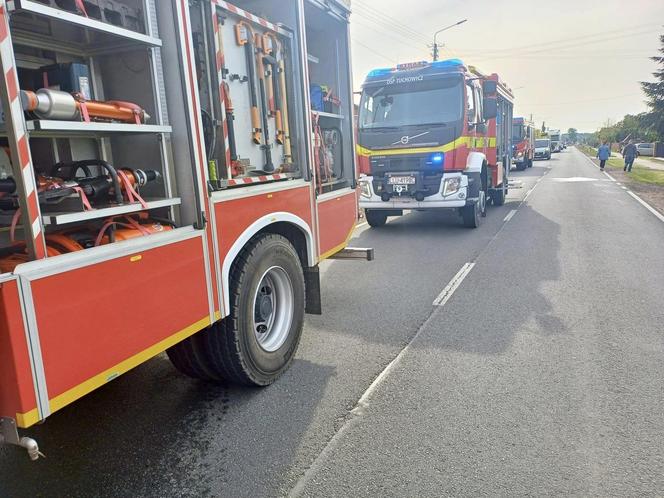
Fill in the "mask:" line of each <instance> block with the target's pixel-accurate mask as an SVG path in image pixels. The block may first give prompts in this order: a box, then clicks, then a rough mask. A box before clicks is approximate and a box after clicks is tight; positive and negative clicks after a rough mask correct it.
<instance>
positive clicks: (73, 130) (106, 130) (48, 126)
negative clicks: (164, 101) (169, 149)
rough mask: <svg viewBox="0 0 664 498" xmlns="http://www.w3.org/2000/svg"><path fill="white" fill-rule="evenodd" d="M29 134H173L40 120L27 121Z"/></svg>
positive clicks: (134, 126) (1, 131) (144, 128)
mask: <svg viewBox="0 0 664 498" xmlns="http://www.w3.org/2000/svg"><path fill="white" fill-rule="evenodd" d="M26 123H27V127H28V133H30V136H34V137H56V138H57V137H59V136H66V137H76V136H78V137H91V136H109V135H121V134H130V133H171V131H172V128H171V127H170V126H163V125H143V124H141V125H138V124H125V123H98V122H91V123H85V122H83V121H54V120H47V119H38V120H33V121H27V122H26ZM4 134H5V129H4V126H2V127H0V135H4Z"/></svg>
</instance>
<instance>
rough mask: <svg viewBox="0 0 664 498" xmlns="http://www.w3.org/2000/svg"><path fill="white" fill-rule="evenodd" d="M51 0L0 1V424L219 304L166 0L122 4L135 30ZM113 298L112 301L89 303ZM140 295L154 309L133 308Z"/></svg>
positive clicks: (122, 364) (156, 347) (56, 398)
mask: <svg viewBox="0 0 664 498" xmlns="http://www.w3.org/2000/svg"><path fill="white" fill-rule="evenodd" d="M47 3H49V2H46V1H45V2H44V3H40V2H16V3H15V8H16V10H13V11H9V12H8V11H7V10H4V9H0V44H3V47H2V48H3V51H2V54H1V57H0V61H1V62H2V66H3V72H4V74H5V79H4V81H3V80H0V87H1V89H0V96H1V97H2V106H3V109H4V111H5V112H4V116H5V122H4V123H2V134H1V135H0V140H1V141H2V145H3V146H4V147H3V148H2V149H0V150H2V151H3V153H4V156H1V155H0V157H1V158H2V160H0V170H2V171H3V172H4V177H0V185H2V186H3V187H4V188H6V189H7V190H5V194H4V196H2V197H0V205H2V206H3V207H10V208H12V209H5V210H4V211H2V213H0V221H2V222H3V223H4V227H3V228H2V229H0V230H1V231H0V298H1V299H0V346H3V347H0V363H2V364H3V368H0V372H2V373H3V374H7V375H8V377H4V378H3V379H2V381H0V384H1V385H0V390H3V391H5V394H4V395H3V396H0V429H3V425H4V424H5V423H6V421H7V420H9V419H11V420H12V423H14V422H13V421H15V424H16V425H17V426H18V427H23V428H25V427H29V426H31V425H33V424H35V423H37V422H38V421H40V420H43V419H45V418H46V417H48V416H49V415H50V414H51V413H53V412H55V411H57V410H59V409H61V408H62V407H64V406H66V405H67V404H69V403H71V402H73V401H74V400H76V399H78V398H79V397H81V396H83V395H85V394H87V393H88V392H90V391H92V390H94V389H95V388H97V387H99V386H101V385H104V384H105V383H107V382H108V381H110V380H112V379H113V378H115V377H117V376H118V375H121V374H123V373H125V372H126V371H128V370H129V369H131V368H133V367H134V366H136V365H137V364H139V363H141V362H143V361H145V360H146V359H148V358H150V357H152V356H155V355H156V354H159V353H161V352H163V351H164V350H166V349H167V348H169V347H171V346H173V345H174V344H176V343H177V342H179V341H182V340H183V339H185V338H186V337H188V336H190V335H192V334H194V333H196V332H198V331H200V330H201V329H204V328H205V327H207V326H209V325H210V324H211V323H213V322H214V321H216V320H217V319H218V317H219V313H218V308H216V307H215V304H214V300H215V297H214V294H213V291H212V290H211V289H212V284H211V281H212V278H213V276H212V274H211V268H210V263H209V259H208V258H209V253H208V252H207V251H208V247H207V245H206V243H205V236H206V231H205V230H204V229H203V228H204V223H202V220H204V215H203V213H204V208H203V203H202V201H201V197H202V194H201V192H205V190H204V183H201V178H202V177H201V175H200V172H199V171H198V170H197V167H198V165H197V163H196V160H195V151H194V149H195V143H196V140H195V137H194V136H192V133H193V132H192V130H193V129H194V127H193V126H192V125H191V122H190V121H189V116H191V115H192V114H193V112H192V111H191V109H192V105H191V103H190V102H189V100H188V92H187V90H186V85H185V83H184V82H185V78H184V75H185V74H186V70H187V68H188V67H189V63H188V60H189V59H188V58H187V57H186V55H183V54H182V53H181V46H182V43H184V42H183V40H186V37H187V36H188V32H186V30H184V28H183V27H182V25H181V24H180V22H181V21H182V19H183V17H182V16H181V15H180V13H179V11H178V9H177V3H176V1H175V0H174V1H172V2H167V1H163V2H162V1H160V2H159V3H158V9H157V3H156V2H155V0H141V1H140V2H139V1H138V0H137V1H135V2H127V3H128V4H131V5H135V6H137V7H140V12H141V16H142V18H144V20H145V25H144V27H142V28H140V30H139V31H144V34H141V33H140V32H138V31H130V30H125V29H120V28H117V27H115V26H113V29H111V30H108V29H107V26H106V24H107V23H105V22H103V21H98V20H94V19H90V18H86V17H84V16H82V15H80V14H76V13H70V12H68V11H66V10H64V11H63V9H60V8H54V7H51V5H46V4H47ZM117 3H118V2H116V4H117ZM120 3H122V2H120ZM26 6H29V9H23V8H22V7H26ZM63 12H64V14H66V15H62V14H63ZM100 24H104V26H102V27H100V26H99V25H100ZM15 29H16V32H17V37H16V38H14V36H13V35H14V30H15ZM64 33H68V34H64ZM160 33H163V36H164V37H165V41H164V42H163V43H162V40H161V39H160V38H158V36H159V34H160ZM70 34H71V38H69V36H70ZM49 40H50V42H49V43H47V42H48V41H49ZM162 51H163V52H164V54H166V55H167V57H164V58H163V59H162ZM83 94H86V95H83ZM49 106H50V107H49ZM171 108H173V109H174V115H173V118H172V119H173V120H174V121H175V122H176V124H175V126H173V127H171V125H170V123H169V113H168V112H169V109H171ZM174 151H177V154H176V153H174ZM78 161H85V162H78ZM71 162H74V163H73V164H71V165H70V164H66V163H71ZM93 180H94V181H93ZM12 183H13V189H14V190H15V193H14V192H9V191H8V188H9V187H11V186H12ZM108 184H111V186H110V187H109V185H108ZM62 191H64V193H65V194H66V195H62V199H58V202H57V203H56V202H51V200H52V198H51V197H49V195H50V194H51V193H52V192H53V193H54V195H60V194H61V193H62ZM97 192H99V193H97ZM176 193H179V194H180V196H178V197H175V195H177V194H176ZM46 194H47V195H46ZM180 198H182V201H183V206H182V207H183V209H180V202H181V201H180ZM8 200H9V201H11V202H13V203H14V204H13V205H10V204H9V203H7V201H8ZM3 202H4V203H5V204H2V203H3ZM86 202H87V205H86ZM10 233H13V234H14V236H15V238H16V239H17V240H16V241H12V240H10V239H11V238H12V237H11V235H10ZM20 239H24V241H21V240H20ZM176 300H177V302H178V305H177V306H164V303H168V302H173V301H176ZM111 303H112V306H113V307H116V308H115V309H116V310H121V311H119V312H110V311H109V312H108V313H106V312H104V311H101V312H100V310H103V309H104V308H105V307H106V306H110V305H111ZM142 306H145V307H146V308H148V309H151V310H158V311H157V312H154V313H152V312H151V313H146V316H141V317H140V319H136V317H135V316H134V314H135V313H136V311H137V307H142ZM108 309H109V310H110V307H109V308H108ZM63 316H66V317H67V318H66V319H62V317H63ZM100 317H103V319H100ZM4 346H7V347H4ZM26 355H27V356H28V358H29V360H28V361H26V358H25V357H26ZM0 433H2V431H0ZM2 441H3V438H2V437H0V442H2ZM5 442H6V441H5ZM10 442H11V441H10Z"/></svg>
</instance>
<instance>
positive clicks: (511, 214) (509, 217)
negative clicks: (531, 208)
mask: <svg viewBox="0 0 664 498" xmlns="http://www.w3.org/2000/svg"><path fill="white" fill-rule="evenodd" d="M515 214H516V209H512V210H511V211H510V212H509V213H507V216H505V219H504V220H503V221H504V222H505V223H507V222H508V221H510V220H511V219H512V217H513V216H514V215H515Z"/></svg>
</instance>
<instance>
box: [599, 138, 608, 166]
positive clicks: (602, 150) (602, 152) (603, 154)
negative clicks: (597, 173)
mask: <svg viewBox="0 0 664 498" xmlns="http://www.w3.org/2000/svg"><path fill="white" fill-rule="evenodd" d="M609 157H611V149H609V144H608V142H607V141H606V140H604V142H603V143H602V145H600V146H599V149H597V159H599V169H600V170H601V171H604V166H606V161H607V160H608V159H609Z"/></svg>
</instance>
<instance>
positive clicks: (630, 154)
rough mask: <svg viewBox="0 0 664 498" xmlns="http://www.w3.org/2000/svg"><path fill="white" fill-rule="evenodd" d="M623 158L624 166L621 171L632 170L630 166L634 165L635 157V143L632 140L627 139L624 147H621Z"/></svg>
mask: <svg viewBox="0 0 664 498" xmlns="http://www.w3.org/2000/svg"><path fill="white" fill-rule="evenodd" d="M622 154H623V158H624V159H625V167H624V168H623V171H627V172H629V171H632V166H633V165H634V160H635V159H636V145H634V142H633V141H632V140H630V141H629V143H628V144H627V145H625V148H624V149H623V152H622Z"/></svg>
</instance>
